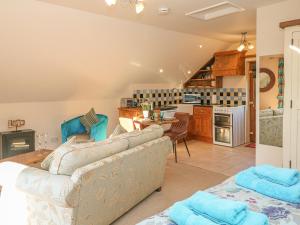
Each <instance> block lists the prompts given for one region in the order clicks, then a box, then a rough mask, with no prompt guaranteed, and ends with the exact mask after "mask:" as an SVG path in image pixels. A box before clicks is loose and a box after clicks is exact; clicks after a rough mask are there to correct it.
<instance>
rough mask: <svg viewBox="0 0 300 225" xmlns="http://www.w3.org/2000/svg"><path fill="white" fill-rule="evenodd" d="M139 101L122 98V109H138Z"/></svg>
mask: <svg viewBox="0 0 300 225" xmlns="http://www.w3.org/2000/svg"><path fill="white" fill-rule="evenodd" d="M137 105H138V103H137V100H136V99H134V98H121V107H129V108H132V107H137Z"/></svg>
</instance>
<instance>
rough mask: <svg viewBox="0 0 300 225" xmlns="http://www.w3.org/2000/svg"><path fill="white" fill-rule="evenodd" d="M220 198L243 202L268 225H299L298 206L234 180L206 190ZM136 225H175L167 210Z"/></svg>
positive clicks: (299, 208) (230, 179)
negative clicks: (253, 189)
mask: <svg viewBox="0 0 300 225" xmlns="http://www.w3.org/2000/svg"><path fill="white" fill-rule="evenodd" d="M206 191H207V192H209V193H212V194H215V195H218V196H220V197H222V198H226V199H231V200H236V201H244V202H246V203H247V204H248V206H249V209H250V210H253V211H256V212H261V213H264V214H266V215H267V216H268V217H269V220H270V225H300V204H291V203H287V202H283V201H279V200H276V199H273V198H269V197H267V196H264V195H261V194H259V193H256V192H254V191H251V190H248V189H245V188H242V187H240V186H237V185H236V184H235V182H234V178H233V177H232V178H229V179H228V180H226V181H225V182H223V183H222V184H219V185H217V186H214V187H212V188H209V189H207V190H206ZM137 225H176V224H175V223H174V222H172V221H170V220H169V218H168V209H167V210H165V211H163V212H161V213H159V214H157V215H154V216H152V217H149V218H148V219H146V220H144V221H142V222H140V223H138V224H137Z"/></svg>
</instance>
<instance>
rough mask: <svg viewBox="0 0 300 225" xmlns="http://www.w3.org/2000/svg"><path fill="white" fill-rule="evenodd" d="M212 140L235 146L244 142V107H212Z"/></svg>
mask: <svg viewBox="0 0 300 225" xmlns="http://www.w3.org/2000/svg"><path fill="white" fill-rule="evenodd" d="M213 111H214V116H213V121H214V129H213V138H214V139H213V142H214V144H218V145H225V146H229V147H235V146H238V145H241V144H244V143H245V107H244V106H237V107H222V106H215V107H214V110H213Z"/></svg>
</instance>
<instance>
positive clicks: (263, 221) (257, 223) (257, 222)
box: [240, 211, 269, 225]
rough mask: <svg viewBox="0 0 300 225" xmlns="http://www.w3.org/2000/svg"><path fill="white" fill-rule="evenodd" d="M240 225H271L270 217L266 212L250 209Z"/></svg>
mask: <svg viewBox="0 0 300 225" xmlns="http://www.w3.org/2000/svg"><path fill="white" fill-rule="evenodd" d="M240 225H269V219H268V217H267V216H266V215H265V214H262V213H257V212H253V211H248V214H247V218H246V220H245V221H244V222H243V223H242V224H240Z"/></svg>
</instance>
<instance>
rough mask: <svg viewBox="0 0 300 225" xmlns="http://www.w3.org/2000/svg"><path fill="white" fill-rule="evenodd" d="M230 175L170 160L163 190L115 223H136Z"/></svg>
mask: <svg viewBox="0 0 300 225" xmlns="http://www.w3.org/2000/svg"><path fill="white" fill-rule="evenodd" d="M227 178H228V177H227V176H225V175H222V174H218V173H214V172H211V171H208V170H204V169H201V168H197V167H194V166H189V165H184V164H175V163H174V161H173V158H172V159H169V160H168V165H167V168H166V176H165V182H164V185H163V187H162V191H161V192H154V193H153V194H152V195H150V196H149V197H148V198H146V199H145V200H144V201H143V202H141V203H140V204H138V205H137V206H136V207H135V208H133V209H132V210H130V211H129V212H128V213H127V214H125V215H124V216H122V217H121V218H119V219H118V220H117V221H116V222H115V223H113V225H134V224H136V223H138V222H140V221H141V220H143V219H145V218H147V217H149V216H152V215H154V214H156V213H158V212H160V211H163V210H164V209H166V208H168V207H169V206H171V205H172V204H173V203H174V202H176V201H178V200H181V199H184V198H187V197H188V196H190V195H192V194H193V193H195V192H196V191H198V190H204V189H206V188H208V187H211V186H214V185H217V184H219V183H221V182H222V181H224V180H225V179H227Z"/></svg>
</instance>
